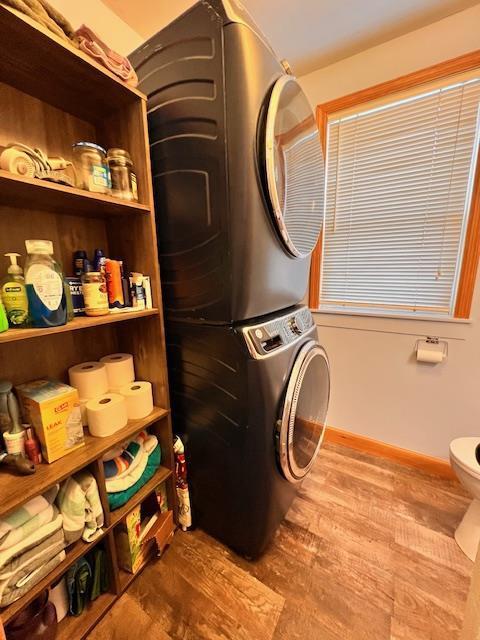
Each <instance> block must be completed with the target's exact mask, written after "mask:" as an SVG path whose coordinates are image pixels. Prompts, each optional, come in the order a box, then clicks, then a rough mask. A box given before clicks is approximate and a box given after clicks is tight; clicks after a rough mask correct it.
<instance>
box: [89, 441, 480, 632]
mask: <svg viewBox="0 0 480 640" xmlns="http://www.w3.org/2000/svg"><path fill="white" fill-rule="evenodd" d="M468 503H469V498H468V497H467V496H466V494H465V493H464V492H463V490H462V489H461V488H460V486H459V485H458V484H456V483H454V482H451V481H448V480H442V479H439V478H436V477H433V476H429V475H426V474H422V473H421V472H419V471H416V470H413V469H408V468H406V467H402V466H399V465H396V464H394V463H392V462H390V461H387V460H383V459H380V458H375V457H373V456H371V455H367V454H363V453H361V452H358V451H354V450H352V449H347V448H345V447H342V446H340V445H331V444H330V445H326V446H325V447H324V448H323V450H322V452H321V454H320V457H319V460H318V462H317V463H316V465H315V469H314V471H313V472H312V473H311V475H310V476H309V477H308V478H307V479H306V480H305V482H304V483H303V485H302V487H301V490H300V492H299V495H298V497H297V498H296V500H295V502H294V503H293V505H292V507H291V509H290V511H289V513H288V515H287V517H286V519H285V521H284V523H283V524H282V526H281V527H280V529H279V531H278V532H277V534H276V536H275V539H274V541H273V543H272V545H271V547H270V548H269V550H268V551H267V553H266V554H265V555H264V556H263V557H262V558H261V559H260V560H258V561H257V562H253V563H252V562H248V561H247V560H244V559H243V558H239V557H238V556H236V555H235V554H234V553H233V552H231V551H229V550H228V549H227V548H225V547H224V546H223V545H221V544H220V543H218V542H216V541H215V540H213V539H212V538H210V537H209V536H208V535H206V534H205V533H203V532H202V531H198V530H197V531H194V532H190V533H186V534H185V533H181V532H180V533H178V534H177V535H176V536H175V539H174V542H173V544H172V546H171V548H170V549H169V550H168V552H167V553H166V555H165V556H164V558H163V559H162V560H161V561H159V562H157V563H155V564H152V565H149V566H148V567H147V568H146V569H145V570H144V572H143V573H142V575H141V576H139V577H138V579H137V580H136V581H135V582H134V583H133V584H132V585H131V587H130V588H129V590H128V591H127V592H126V593H125V594H124V595H123V596H122V598H121V599H120V600H119V601H118V602H117V603H116V604H115V605H114V607H113V608H112V610H111V611H110V612H109V614H108V615H107V616H106V617H105V618H104V619H103V621H101V622H100V624H99V625H98V627H97V628H96V629H95V630H94V631H93V632H92V633H91V634H90V636H89V640H130V639H131V637H132V634H133V635H134V636H135V637H142V636H143V637H144V638H148V639H149V640H150V639H152V640H153V639H155V640H156V639H158V640H364V639H365V640H367V639H368V640H458V638H459V634H460V629H461V624H462V618H463V611H464V606H465V602H466V596H467V591H468V585H469V580H470V574H471V571H472V567H473V565H472V563H471V562H470V561H469V560H468V559H467V558H466V557H465V556H464V555H463V554H462V553H461V551H460V550H459V549H458V548H457V545H456V543H455V541H454V539H453V532H454V530H455V527H456V525H457V524H458V522H459V521H460V519H461V517H462V515H463V513H464V511H465V509H466V507H467V505H468Z"/></svg>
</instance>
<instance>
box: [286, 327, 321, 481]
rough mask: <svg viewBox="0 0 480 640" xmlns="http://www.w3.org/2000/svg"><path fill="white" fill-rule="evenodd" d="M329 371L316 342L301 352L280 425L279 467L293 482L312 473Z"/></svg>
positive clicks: (318, 441)
mask: <svg viewBox="0 0 480 640" xmlns="http://www.w3.org/2000/svg"><path fill="white" fill-rule="evenodd" d="M329 396H330V369H329V365H328V359H327V355H326V353H325V351H324V350H323V349H322V347H320V346H319V345H318V343H317V342H316V341H315V340H312V341H310V342H307V343H306V344H305V345H304V346H303V347H302V349H301V350H300V351H299V353H298V356H297V359H296V361H295V364H294V366H293V368H292V373H291V375H290V380H289V382H288V386H287V391H286V394H285V402H284V407H283V414H282V416H281V418H280V420H279V421H278V424H277V446H278V454H279V459H280V466H281V469H282V471H283V474H284V476H285V478H286V479H287V480H289V481H290V482H298V481H299V480H301V479H302V478H303V477H304V476H305V475H306V474H307V473H308V472H309V471H310V469H311V467H312V465H313V463H314V462H315V459H316V457H317V455H318V452H319V450H320V447H321V445H322V441H323V436H324V433H325V420H326V417H327V409H328V400H329Z"/></svg>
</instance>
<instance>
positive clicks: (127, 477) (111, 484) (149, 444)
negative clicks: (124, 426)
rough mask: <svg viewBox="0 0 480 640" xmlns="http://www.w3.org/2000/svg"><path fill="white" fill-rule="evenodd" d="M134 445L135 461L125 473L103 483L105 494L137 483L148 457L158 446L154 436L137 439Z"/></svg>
mask: <svg viewBox="0 0 480 640" xmlns="http://www.w3.org/2000/svg"><path fill="white" fill-rule="evenodd" d="M135 444H136V445H137V451H136V454H135V459H134V460H133V461H132V464H131V465H130V467H129V469H128V470H127V472H126V473H122V474H120V475H119V476H116V477H115V478H108V479H107V480H106V481H105V487H106V489H107V493H116V492H117V491H125V490H126V489H128V488H129V487H131V486H132V485H134V484H135V483H136V482H137V480H138V479H139V478H140V477H141V476H142V474H143V472H144V471H145V468H146V466H147V463H148V456H149V455H150V453H151V452H152V451H153V449H155V447H156V446H157V445H158V440H157V438H156V437H155V436H147V437H146V438H144V439H143V440H142V439H141V438H140V439H137V440H136V441H135Z"/></svg>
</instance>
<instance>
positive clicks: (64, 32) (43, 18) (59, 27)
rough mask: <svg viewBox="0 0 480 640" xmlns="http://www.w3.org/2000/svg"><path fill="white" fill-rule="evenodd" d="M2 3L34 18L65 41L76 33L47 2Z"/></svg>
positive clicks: (14, 0)
mask: <svg viewBox="0 0 480 640" xmlns="http://www.w3.org/2000/svg"><path fill="white" fill-rule="evenodd" d="M1 3H2V4H5V5H7V6H10V7H13V8H14V9H16V10H17V11H20V12H21V13H23V14H25V15H26V16H29V17H30V18H33V19H34V20H36V21H37V22H39V23H40V24H42V25H43V26H44V27H47V29H49V30H50V31H51V32H52V33H54V34H55V35H57V36H59V37H60V38H62V39H63V40H69V39H72V38H73V35H74V32H73V29H72V27H71V26H70V23H69V22H68V21H67V20H66V18H64V17H63V16H62V15H61V14H60V13H59V12H58V11H56V10H55V9H53V8H52V7H51V6H50V5H49V4H48V3H47V2H46V0H2V2H1Z"/></svg>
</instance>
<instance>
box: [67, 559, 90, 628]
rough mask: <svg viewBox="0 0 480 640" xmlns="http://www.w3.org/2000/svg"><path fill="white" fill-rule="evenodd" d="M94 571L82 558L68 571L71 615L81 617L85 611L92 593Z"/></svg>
mask: <svg viewBox="0 0 480 640" xmlns="http://www.w3.org/2000/svg"><path fill="white" fill-rule="evenodd" d="M91 586H92V569H91V567H90V564H89V563H88V562H87V560H86V559H85V558H80V560H78V561H77V562H76V563H75V564H74V565H72V566H71V567H70V569H69V570H68V571H67V591H68V598H69V608H70V615H72V616H79V615H80V614H81V613H82V612H83V610H84V609H85V605H86V603H87V599H88V598H89V594H90V592H91Z"/></svg>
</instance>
